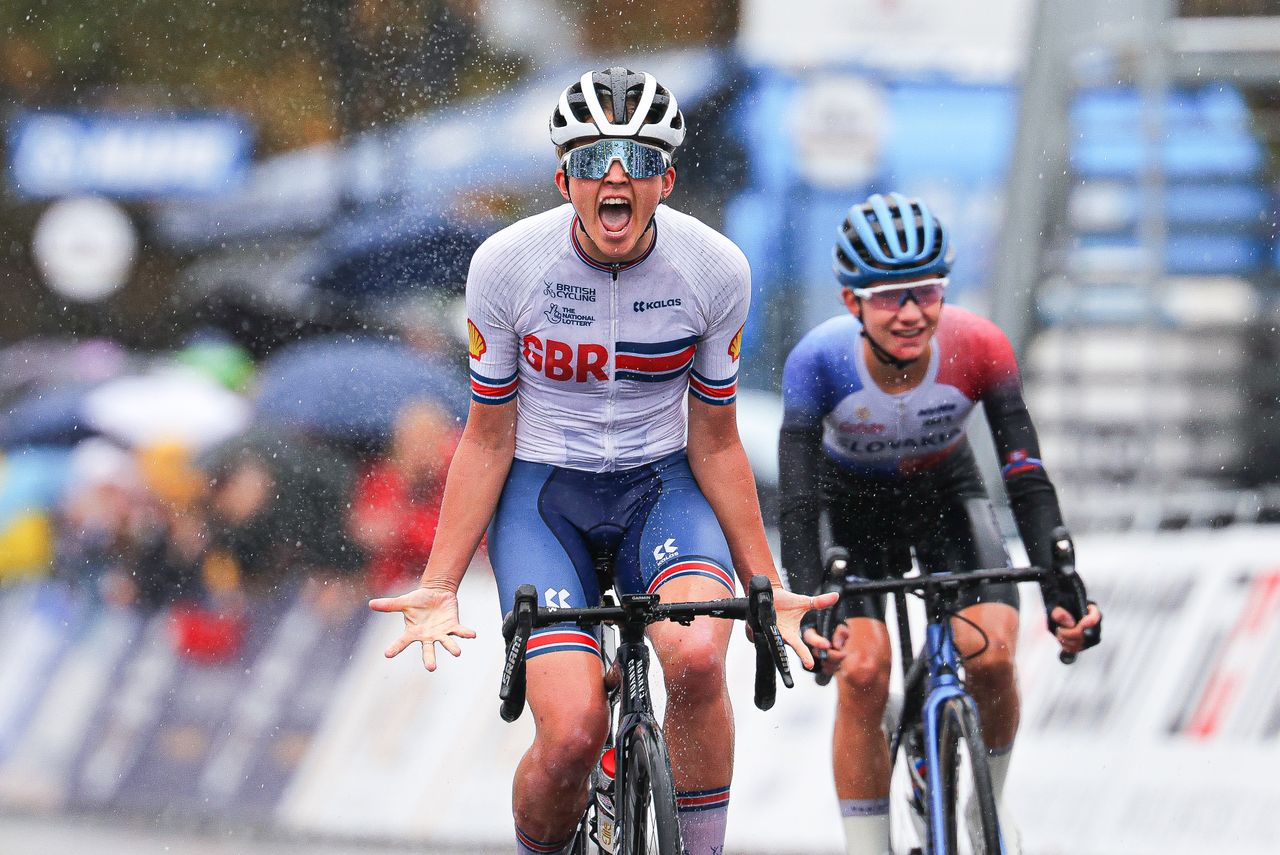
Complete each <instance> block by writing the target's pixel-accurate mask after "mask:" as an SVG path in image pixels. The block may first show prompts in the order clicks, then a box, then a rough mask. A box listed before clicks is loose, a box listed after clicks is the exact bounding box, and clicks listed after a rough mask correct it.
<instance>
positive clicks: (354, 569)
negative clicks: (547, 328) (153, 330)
mask: <svg viewBox="0 0 1280 855" xmlns="http://www.w3.org/2000/svg"><path fill="white" fill-rule="evenodd" d="M428 356H431V355H429V354H424V353H422V352H420V351H417V350H414V349H413V348H412V347H411V346H410V345H409V344H405V343H401V342H399V341H392V340H388V339H386V338H385V337H384V338H364V339H362V338H358V337H352V336H347V335H344V336H341V337H336V338H335V339H331V340H321V341H315V340H311V341H305V342H302V343H300V344H296V345H293V346H291V347H286V348H284V349H282V351H281V352H280V353H278V354H273V355H272V356H271V357H270V358H269V359H267V360H265V361H264V362H263V363H262V364H260V365H258V364H255V363H254V361H253V360H252V358H251V357H250V356H249V354H248V352H247V351H246V350H244V349H242V348H240V347H239V346H237V345H235V344H233V343H231V342H229V341H226V340H212V341H201V342H198V343H195V344H192V345H190V346H188V347H185V348H183V349H182V350H179V351H176V352H173V353H166V354H160V355H150V356H148V357H146V358H140V357H137V356H135V355H132V354H129V353H127V352H125V351H124V350H123V348H121V347H119V346H118V345H115V344H114V343H112V342H109V341H102V340H95V341H88V342H72V341H57V342H55V341H32V340H28V341H26V342H23V343H21V344H17V345H13V346H11V347H9V348H8V349H5V350H3V351H0V377H2V378H4V381H3V384H0V585H11V584H19V583H22V582H28V581H32V580H44V581H48V582H51V583H54V584H58V585H62V586H66V587H68V588H70V589H71V590H73V591H75V592H76V593H77V594H78V595H80V596H85V597H89V598H92V599H94V600H96V601H98V602H100V603H101V604H103V605H104V606H111V607H128V608H136V609H139V610H142V611H144V612H148V613H154V612H156V611H157V610H170V611H171V613H172V615H173V618H172V619H173V626H174V637H175V642H176V643H177V644H178V645H179V648H180V649H181V651H182V652H184V653H185V654H187V655H189V656H191V657H194V658H196V659H208V660H221V659H225V658H226V657H227V656H229V655H233V654H234V652H235V649H236V647H237V644H238V642H239V639H240V638H241V637H242V635H243V631H244V621H245V619H246V618H245V616H246V615H247V613H248V608H249V606H250V605H251V604H252V603H254V602H255V601H260V600H264V599H271V598H294V597H298V596H301V597H307V598H310V599H311V600H312V601H313V602H314V604H315V606H316V608H317V609H319V610H321V611H325V610H328V611H331V612H335V613H338V612H340V613H342V614H350V613H351V612H352V610H353V609H354V608H356V607H357V606H358V604H359V603H360V602H361V601H362V600H363V599H364V598H366V597H368V596H370V595H375V594H382V593H386V592H389V591H394V590H396V589H404V588H405V587H407V586H409V585H411V584H412V583H413V582H414V580H416V578H417V576H418V574H419V573H420V572H421V570H422V567H423V565H424V563H425V561H426V558H427V556H428V554H429V553H430V551H431V546H432V542H433V539H434V536H435V529H436V521H437V516H438V513H439V507H440V501H441V498H442V492H443V486H444V478H445V473H446V471H447V470H448V466H449V462H450V459H451V456H452V453H453V449H454V446H455V444H456V442H457V438H458V434H459V432H460V423H459V419H458V418H457V416H458V414H459V409H458V408H459V407H460V406H464V405H465V398H463V399H462V400H460V399H459V398H460V396H459V395H458V391H459V390H460V389H464V388H465V387H463V386H461V385H460V384H461V379H460V378H455V377H454V376H453V375H454V370H453V366H451V365H450V364H449V363H447V362H444V361H442V360H438V359H436V358H435V357H434V356H431V358H428ZM384 365H385V366H387V367H386V368H384V367H383V366H384ZM299 368H302V369H305V370H307V371H310V372H312V373H314V374H318V376H316V377H314V378H308V377H301V378H300V377H299V373H298V369H299ZM397 372H399V374H397ZM397 378H399V379H397ZM308 384H310V385H308ZM273 390H274V391H273ZM272 396H274V399H273V398H272ZM371 396H373V397H371ZM344 414H345V415H344Z"/></svg>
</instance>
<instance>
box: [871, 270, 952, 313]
mask: <svg viewBox="0 0 1280 855" xmlns="http://www.w3.org/2000/svg"><path fill="white" fill-rule="evenodd" d="M950 281H951V280H950V279H948V278H947V277H946V276H940V277H938V278H937V279H921V280H919V281H918V282H890V283H888V284H886V285H876V286H875V287H873V288H854V289H852V290H853V295H854V296H855V297H857V298H858V299H860V300H866V301H867V303H869V304H870V305H871V307H872V308H873V309H880V310H883V311H893V310H895V309H900V308H902V307H903V306H905V305H906V304H907V301H908V300H914V301H915V303H916V305H917V306H919V307H920V308H922V309H927V308H928V307H930V306H933V305H936V304H937V303H939V302H941V300H942V295H943V292H944V291H945V290H946V288H947V285H948V284H949V283H950Z"/></svg>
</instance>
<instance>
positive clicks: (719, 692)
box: [662, 633, 725, 704]
mask: <svg viewBox="0 0 1280 855" xmlns="http://www.w3.org/2000/svg"><path fill="white" fill-rule="evenodd" d="M690 635H691V637H690V638H687V639H682V642H681V643H680V644H679V645H678V646H676V647H674V648H673V649H671V650H667V651H664V653H665V654H666V655H664V656H662V673H663V676H664V679H665V682H666V684H667V694H668V695H669V696H671V697H672V698H673V699H679V700H680V701H681V702H683V703H687V704H700V703H707V702H712V701H718V700H719V699H720V698H721V697H722V696H723V695H724V693H725V682H724V648H723V645H721V644H720V642H719V640H718V639H716V638H714V637H712V636H710V635H703V634H693V633H691V634H690Z"/></svg>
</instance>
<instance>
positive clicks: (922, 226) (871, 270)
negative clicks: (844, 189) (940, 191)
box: [831, 193, 952, 288]
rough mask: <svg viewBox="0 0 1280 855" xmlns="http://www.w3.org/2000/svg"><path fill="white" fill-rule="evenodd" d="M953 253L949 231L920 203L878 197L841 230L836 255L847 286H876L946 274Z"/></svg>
mask: <svg viewBox="0 0 1280 855" xmlns="http://www.w3.org/2000/svg"><path fill="white" fill-rule="evenodd" d="M951 259H952V252H951V247H950V243H949V241H948V240H947V228H946V226H944V225H943V224H942V222H941V221H940V220H938V219H936V218H934V216H933V214H931V213H929V208H928V207H927V206H926V205H925V204H924V202H922V201H920V200H919V199H908V198H907V197H906V196H903V195H902V194H901V193H890V194H889V195H888V197H887V198H886V197H885V196H882V195H880V194H879V193H876V194H874V195H872V196H871V197H870V198H868V199H867V201H865V202H863V203H861V204H859V205H854V206H853V207H852V208H850V209H849V213H848V214H846V215H845V218H844V222H843V223H842V224H841V225H840V228H839V229H838V230H837V231H836V246H835V249H834V250H833V251H832V253H831V261H832V269H833V270H834V271H835V274H836V279H838V280H840V284H841V285H843V286H845V287H846V288H867V287H869V286H870V285H872V284H873V283H875V282H885V281H893V280H895V279H913V278H915V277H917V276H928V275H936V276H946V275H947V273H949V272H950V271H951Z"/></svg>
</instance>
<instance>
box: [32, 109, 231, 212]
mask: <svg viewBox="0 0 1280 855" xmlns="http://www.w3.org/2000/svg"><path fill="white" fill-rule="evenodd" d="M8 150H9V167H10V170H11V173H10V174H11V179H12V181H13V185H14V189H15V190H16V191H17V192H18V193H19V194H21V195H23V196H27V197H32V198H49V197H57V196H66V195H70V194H76V193H97V194H102V195H109V196H116V197H126V198H149V197H156V196H175V195H179V196H183V195H204V194H213V193H222V192H225V191H227V190H229V189H231V188H232V187H234V186H235V185H236V184H238V183H239V182H240V181H241V180H242V179H243V177H244V174H245V171H246V169H247V168H248V165H249V157H250V154H251V150H252V136H251V134H250V131H249V127H248V125H247V123H246V122H245V121H244V120H242V119H240V118H238V117H236V116H232V115H224V114H213V115H198V114H197V115H180V116H163V115H147V114H137V113H111V112H102V113H89V112H86V113H80V112H74V113H73V112H45V111H40V112H35V111H30V112H24V113H21V114H19V115H18V117H17V118H16V119H15V120H13V121H12V122H11V123H10V126H9V145H8Z"/></svg>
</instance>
